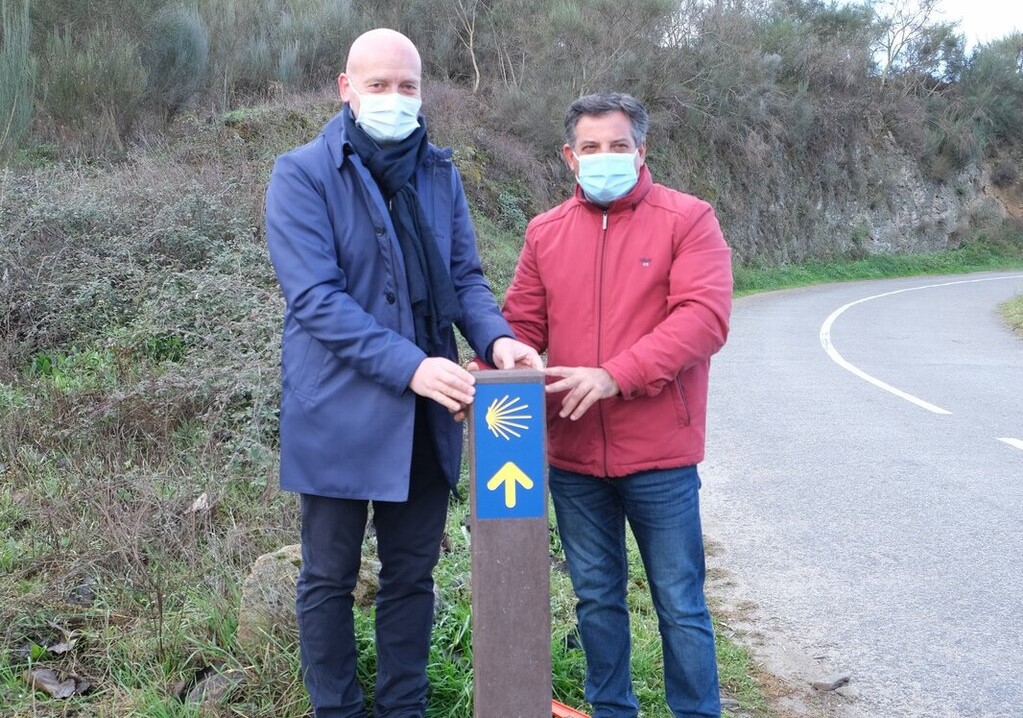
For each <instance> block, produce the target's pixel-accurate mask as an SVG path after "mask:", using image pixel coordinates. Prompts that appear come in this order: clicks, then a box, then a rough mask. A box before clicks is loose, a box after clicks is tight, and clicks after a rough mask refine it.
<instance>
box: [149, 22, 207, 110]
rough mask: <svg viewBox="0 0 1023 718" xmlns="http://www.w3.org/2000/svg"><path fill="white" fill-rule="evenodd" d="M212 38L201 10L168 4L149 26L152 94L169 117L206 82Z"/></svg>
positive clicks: (150, 87)
mask: <svg viewBox="0 0 1023 718" xmlns="http://www.w3.org/2000/svg"><path fill="white" fill-rule="evenodd" d="M209 52H210V38H209V33H208V32H207V31H206V25H205V23H204V22H203V19H202V17H201V16H200V15H199V12H198V10H196V9H195V8H190V7H173V8H167V9H166V10H164V11H162V12H161V13H160V14H159V15H157V16H156V19H155V20H154V21H153V24H152V26H151V27H150V29H149V43H148V46H147V48H146V53H145V64H146V68H147V70H148V73H149V95H150V98H151V100H152V102H153V103H154V104H155V105H156V106H157V107H159V108H160V109H162V111H163V114H164V118H165V120H168V121H169V120H170V119H171V118H173V116H174V115H175V114H177V112H178V110H180V109H181V108H182V107H183V106H184V105H185V103H187V102H188V100H189V99H191V97H192V96H193V95H194V94H195V93H196V92H198V91H199V90H201V89H203V87H204V86H205V84H206V67H207V63H208V60H209Z"/></svg>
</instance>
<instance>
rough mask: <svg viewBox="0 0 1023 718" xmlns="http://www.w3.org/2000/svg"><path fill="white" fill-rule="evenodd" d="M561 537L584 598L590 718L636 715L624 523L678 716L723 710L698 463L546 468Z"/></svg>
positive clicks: (579, 610)
mask: <svg viewBox="0 0 1023 718" xmlns="http://www.w3.org/2000/svg"><path fill="white" fill-rule="evenodd" d="M550 490H551V497H552V498H553V500H554V511H555V515H556V517H557V523H558V531H559V533H560V535H561V543H562V546H563V547H564V549H565V558H566V559H567V561H568V570H569V574H570V576H571V578H572V586H573V588H574V589H575V593H576V597H577V598H578V603H577V604H576V616H577V618H578V621H579V633H580V637H581V638H582V644H583V650H584V651H585V653H586V668H587V670H586V686H585V695H586V700H587V701H589V702H590V704H591V705H592V706H593V710H594V713H593V718H636V716H637V715H638V714H639V704H638V702H637V700H636V696H635V694H634V693H633V690H632V674H631V670H630V660H631V639H630V632H629V611H628V607H627V605H626V601H625V593H626V586H627V584H628V558H627V556H626V547H625V521H626V519H628V521H629V526H630V527H631V528H632V533H633V535H634V536H635V537H636V543H637V545H638V546H639V550H640V554H641V555H642V557H643V566H644V567H645V568H646V574H647V580H648V582H649V584H650V592H651V595H652V597H653V603H654V608H655V609H656V611H657V619H658V628H659V630H660V633H661V647H662V650H663V654H664V688H665V697H666V699H667V702H668V707H669V708H670V709H671V710H672V712H673V714H674V715H675V718H690V717H691V716H715V717H717V716H720V715H721V699H720V696H719V693H718V673H717V660H716V654H715V651H714V630H713V628H712V627H711V623H710V612H709V611H708V610H707V604H706V601H705V600H704V595H703V582H704V576H705V573H706V569H705V566H704V558H703V534H702V531H701V528H700V501H699V490H700V477H699V474H698V473H697V471H696V467H695V466H686V467H682V468H679V469H667V470H657V471H643V472H639V473H636V474H633V475H631V476H628V477H625V478H621V479H604V478H597V477H593V476H585V475H582V474H575V473H572V472H568V471H562V470H560V469H556V468H554V467H553V466H552V467H551V468H550Z"/></svg>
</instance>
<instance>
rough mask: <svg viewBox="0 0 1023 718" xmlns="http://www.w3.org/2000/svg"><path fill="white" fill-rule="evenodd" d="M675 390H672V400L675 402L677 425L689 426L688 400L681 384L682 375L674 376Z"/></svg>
mask: <svg viewBox="0 0 1023 718" xmlns="http://www.w3.org/2000/svg"><path fill="white" fill-rule="evenodd" d="M673 384H674V385H675V390H674V391H673V392H672V402H673V403H674V404H675V415H676V416H677V417H678V423H679V426H689V422H690V416H689V402H688V401H687V400H686V390H685V387H684V386H683V385H682V377H681V376H680V375H676V376H675V381H674V382H673Z"/></svg>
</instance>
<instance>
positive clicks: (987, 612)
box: [701, 272, 1023, 718]
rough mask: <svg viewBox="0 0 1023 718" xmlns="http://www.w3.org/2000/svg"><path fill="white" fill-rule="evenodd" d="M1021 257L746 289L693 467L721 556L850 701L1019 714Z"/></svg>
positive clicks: (948, 712) (991, 717)
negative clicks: (843, 684) (983, 266)
mask: <svg viewBox="0 0 1023 718" xmlns="http://www.w3.org/2000/svg"><path fill="white" fill-rule="evenodd" d="M1020 294H1023V272H1002V273H982V274H971V275H964V276H956V277H925V278H919V277H918V278H910V279H898V280H882V281H871V282H855V283H843V284H835V285H827V286H820V287H814V288H810V289H803V290H792V291H785V292H775V293H770V294H763V295H757V296H752V297H747V298H743V299H740V300H738V301H737V303H736V306H735V309H734V312H733V321H732V330H731V335H730V337H729V340H728V344H727V345H726V347H725V348H724V349H723V350H722V352H721V353H720V354H719V355H718V356H717V357H716V358H715V360H714V363H713V367H712V370H711V406H710V415H709V426H708V447H707V459H706V461H705V462H704V463H703V464H702V466H701V476H702V478H703V490H702V492H701V505H702V513H703V517H704V532H705V533H706V534H707V535H708V537H709V539H710V540H711V542H713V543H715V544H718V545H719V546H720V547H721V549H720V551H719V552H718V555H715V556H714V557H713V558H712V561H711V563H712V564H713V565H715V566H717V567H719V568H721V569H723V570H724V571H726V572H727V573H728V574H729V575H730V576H731V577H732V578H733V579H734V584H735V590H736V591H740V592H741V593H742V596H743V598H744V599H746V600H749V601H752V602H753V603H755V604H756V609H755V611H756V613H757V615H758V616H759V618H760V619H761V620H763V621H764V622H765V624H769V625H770V626H771V627H772V631H773V632H774V634H775V639H774V640H776V641H780V642H782V643H784V644H785V645H786V647H787V648H788V649H791V650H794V651H798V652H799V653H800V654H801V655H803V656H806V657H809V658H810V659H811V660H814V661H819V662H820V664H821V671H822V673H831V672H839V673H847V674H848V675H850V676H851V679H852V681H851V683H850V688H851V689H852V691H851V695H852V696H853V699H851V700H850V701H849V710H850V712H849V715H855V716H869V717H874V716H878V717H884V718H902V717H906V718H908V717H913V718H916V717H920V718H923V717H926V718H946V717H947V718H952V717H955V718H974V717H980V716H983V717H984V718H1010V717H1011V718H1020V717H1023V339H1020V338H1019V337H1017V336H1015V335H1013V334H1012V333H1011V332H1010V331H1009V330H1008V329H1007V328H1006V327H1005V325H1004V324H1003V323H1002V322H1001V320H1000V319H999V317H998V316H997V313H996V307H997V305H998V304H1000V303H1001V302H1004V301H1006V300H1007V299H1010V298H1011V297H1013V296H1016V295H1020Z"/></svg>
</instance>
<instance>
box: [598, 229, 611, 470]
mask: <svg viewBox="0 0 1023 718" xmlns="http://www.w3.org/2000/svg"><path fill="white" fill-rule="evenodd" d="M600 228H601V237H600V267H599V271H598V276H597V366H598V367H599V366H600V362H601V361H602V359H603V353H604V348H603V345H604V257H605V254H606V252H607V210H606V209H605V210H604V214H603V218H602V220H601V227H600ZM597 412H598V413H597V415H598V416H599V417H600V436H601V438H602V439H603V444H604V471H603V474H604V476H607V465H608V461H607V427H606V426H605V424H604V402H602V401H598V402H597Z"/></svg>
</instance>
